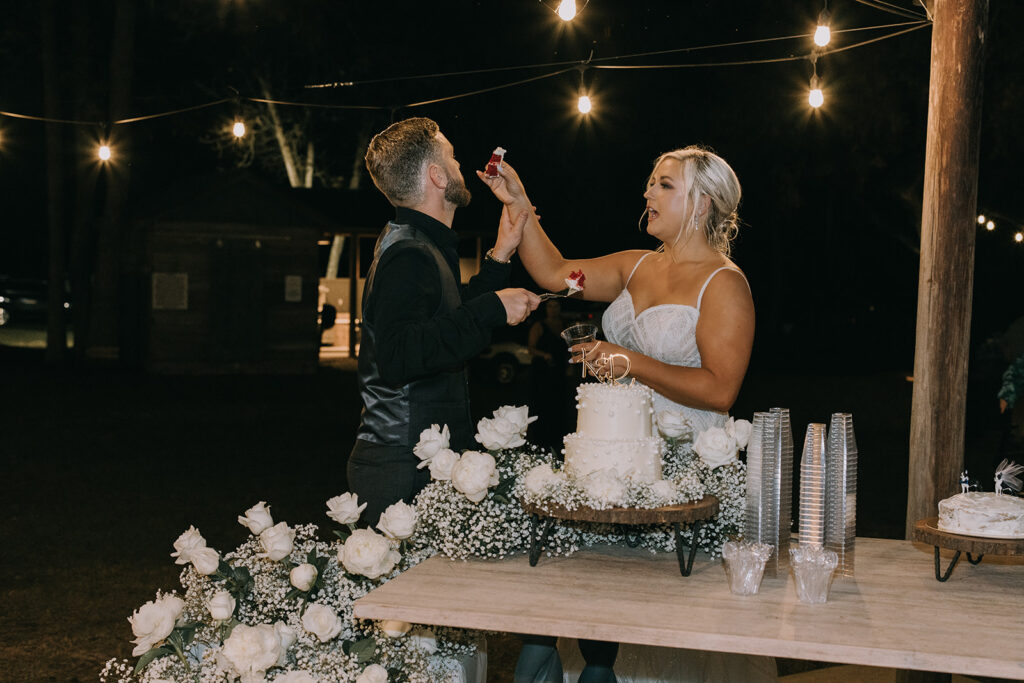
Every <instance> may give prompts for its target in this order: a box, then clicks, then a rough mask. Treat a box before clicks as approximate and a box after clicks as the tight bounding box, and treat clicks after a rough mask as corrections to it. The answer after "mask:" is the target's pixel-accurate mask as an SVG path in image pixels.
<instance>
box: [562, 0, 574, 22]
mask: <svg viewBox="0 0 1024 683" xmlns="http://www.w3.org/2000/svg"><path fill="white" fill-rule="evenodd" d="M558 16H559V17H561V18H562V21H572V20H573V18H575V16H576V0H562V2H561V3H560V4H559V5H558Z"/></svg>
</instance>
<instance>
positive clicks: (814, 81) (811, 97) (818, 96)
mask: <svg viewBox="0 0 1024 683" xmlns="http://www.w3.org/2000/svg"><path fill="white" fill-rule="evenodd" d="M807 103H808V104H810V105H811V106H812V107H814V108H815V109H817V108H818V107H820V106H821V105H823V104H825V93H823V92H822V91H821V84H820V83H818V77H817V76H816V75H815V76H811V91H810V92H809V93H808V94H807Z"/></svg>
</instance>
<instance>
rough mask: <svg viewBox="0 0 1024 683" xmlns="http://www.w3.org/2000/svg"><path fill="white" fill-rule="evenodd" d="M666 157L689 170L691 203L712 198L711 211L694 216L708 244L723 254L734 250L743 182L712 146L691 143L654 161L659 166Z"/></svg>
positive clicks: (709, 209)
mask: <svg viewBox="0 0 1024 683" xmlns="http://www.w3.org/2000/svg"><path fill="white" fill-rule="evenodd" d="M664 159H675V160H676V161H678V162H679V163H680V165H681V166H682V167H683V168H684V169H685V168H687V167H688V168H689V169H690V178H691V180H690V189H689V194H690V202H691V204H692V205H693V206H697V205H698V204H697V202H698V200H699V199H700V196H701V195H704V196H706V197H708V199H710V200H711V201H710V203H709V205H708V210H707V211H706V212H705V213H704V215H703V216H701V217H695V219H696V220H697V225H695V226H693V227H694V228H696V229H699V230H702V231H703V232H704V237H706V238H707V240H708V244H710V245H711V246H712V247H713V248H714V249H716V250H717V251H718V252H719V253H721V254H722V255H724V256H729V254H730V252H731V251H732V241H733V239H735V238H736V233H738V232H739V215H738V214H737V213H736V209H737V208H738V207H739V204H740V197H741V196H742V191H741V189H740V181H739V179H738V178H737V177H736V173H735V172H734V171H733V170H732V167H730V166H729V164H727V163H726V161H725V159H723V158H722V157H720V156H718V155H717V154H715V153H714V152H712V151H711V150H710V149H707V148H705V147H701V146H699V145H690V146H689V147H684V148H682V149H675V150H672V151H671V152H665V153H664V154H662V155H661V156H660V157H658V159H657V160H656V161H655V162H654V167H655V168H657V167H658V164H660V163H661V162H662V161H663V160H664Z"/></svg>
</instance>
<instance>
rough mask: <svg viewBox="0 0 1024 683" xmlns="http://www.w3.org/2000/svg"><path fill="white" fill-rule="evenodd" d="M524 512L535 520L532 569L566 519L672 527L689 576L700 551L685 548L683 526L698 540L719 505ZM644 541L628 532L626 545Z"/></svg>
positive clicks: (709, 501) (710, 501) (706, 500)
mask: <svg viewBox="0 0 1024 683" xmlns="http://www.w3.org/2000/svg"><path fill="white" fill-rule="evenodd" d="M523 509H524V510H526V511H527V512H528V513H529V514H530V516H531V517H532V518H533V532H532V535H531V538H530V566H531V567H534V566H536V565H537V561H538V560H539V559H540V554H541V552H542V551H543V550H544V543H545V542H546V541H547V537H548V533H549V532H550V531H551V525H552V523H553V522H554V521H555V520H556V519H566V520H572V521H576V522H595V523H598V524H622V525H626V526H633V525H643V524H671V525H672V528H673V530H674V531H675V535H676V554H677V556H678V557H679V572H680V573H681V574H682V575H683V576H689V575H690V571H691V570H692V569H693V558H694V556H695V555H696V552H697V544H696V543H694V544H693V545H692V546H690V551H689V555H687V553H686V550H685V549H684V547H683V537H682V529H681V525H682V524H689V525H690V526H691V527H692V529H693V538H694V539H696V537H697V531H698V530H699V529H700V525H701V524H702V523H703V522H704V520H706V519H711V518H713V517H714V516H715V515H717V514H718V509H719V503H718V498H716V497H715V496H710V495H709V496H704V497H703V498H701V499H700V500H696V501H693V502H690V503H680V504H679V505H665V506H663V507H659V508H609V509H606V510H595V509H594V508H589V507H580V508H576V509H574V510H569V509H568V508H565V507H563V506H561V505H557V504H554V503H548V504H546V505H533V504H528V503H524V504H523ZM639 542H640V540H639V538H637V537H635V536H632V535H631V534H629V533H628V532H627V533H626V543H627V544H628V545H629V546H631V547H635V546H636V545H638V544H639Z"/></svg>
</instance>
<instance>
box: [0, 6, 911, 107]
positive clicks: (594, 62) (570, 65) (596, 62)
mask: <svg viewBox="0 0 1024 683" xmlns="http://www.w3.org/2000/svg"><path fill="white" fill-rule="evenodd" d="M930 25H931V22H928V21H917V22H903V23H899V24H887V25H885V26H872V27H860V28H855V29H844V30H841V31H835V33H844V32H848V31H856V30H871V29H878V28H887V27H899V26H907V28H903V29H902V30H899V31H894V32H892V33H888V34H886V35H883V36H877V37H875V38H871V39H868V40H864V41H861V42H859V43H853V44H851V45H846V46H843V47H837V48H832V49H829V50H819V51H818V55H819V56H824V55H829V54H835V53H837V52H844V51H846V50H852V49H854V48H858V47H863V46H865V45H870V44H872V43H876V42H879V41H882V40H886V39H888V38H895V37H896V36H900V35H903V34H905V33H909V32H911V31H916V30H918V29H920V28H924V27H925V26H930ZM810 35H812V34H808V33H803V34H799V35H794V36H783V37H779V38H760V39H754V40H744V41H736V42H731V43H720V44H716V45H701V46H695V47H686V48H676V49H673V50H660V51H657V52H642V53H635V54H630V55H617V56H611V57H603V58H597V59H593V58H588V59H587V60H585V61H579V60H577V61H571V62H556V63H552V64H551V65H543V64H536V65H528V66H518V67H500V68H497V69H477V70H473V71H463V72H450V73H448V74H428V75H424V76H408V77H402V78H393V79H377V80H375V81H359V82H351V83H350V84H363V83H371V82H383V81H386V80H392V81H393V80H409V79H412V78H439V77H442V76H446V75H464V74H473V73H486V72H488V71H507V70H512V69H527V68H540V67H543V66H565V67H566V68H561V69H557V70H555V71H550V72H548V73H544V74H539V75H537V76H531V77H530V78H524V79H519V80H516V81H512V82H510V83H502V84H499V85H495V86H490V87H487V88H479V89H476V90H470V91H467V92H461V93H457V94H454V95H448V96H445V97H438V98H434V99H430V100H422V101H419V102H412V103H408V104H403V105H360V104H321V103H316V102H294V101H287V100H271V99H265V98H258V97H241V98H239V97H226V98H221V99H218V100H214V101H211V102H205V103H202V104H197V105H193V106H191V107H182V108H179V109H172V110H170V111H165V112H159V113H156V114H147V115H144V116H135V117H132V118H126V119H118V120H116V121H111V122H110V123H109V124H105V123H104V122H98V121H86V120H75V119H57V118H51V117H46V116H32V115H28V114H18V113H15V112H9V111H0V116H7V117H10V118H18V119H27V120H31V121H41V122H44V123H60V124H67V125H78V126H96V125H123V124H128V123H135V122H138V121H147V120H151V119H157V118H163V117H167V116H175V115H177V114H182V113H185V112H190V111H195V110H198V109H204V108H207V107H213V106H217V105H219V104H223V103H225V102H236V101H238V100H239V99H244V100H248V101H250V102H256V103H261V104H277V105H281V106H294V107H308V108H313V109H342V110H344V109H349V110H371V111H395V110H397V109H402V108H411V107H422V106H426V105H429V104H437V103H439V102H447V101H451V100H455V99H461V98H464V97H471V96H473V95H479V94H482V93H486V92H493V91H495V90H501V89H504V88H510V87H513V86H516V85H522V84H524V83H530V82H533V81H538V80H542V79H545V78H551V77H553V76H557V75H559V74H563V73H566V72H568V71H572V70H574V69H576V68H579V66H580V65H581V64H587V65H589V66H590V67H591V68H594V69H682V68H707V67H716V66H746V65H755V64H775V63H780V62H792V61H797V60H803V59H807V58H808V55H806V54H804V55H790V56H787V57H776V58H768V59H747V60H734V61H724V62H700V63H680V64H628V65H627V64H604V63H601V62H608V61H613V60H619V59H635V58H638V57H650V56H655V55H662V54H670V53H677V52H691V51H698V50H710V49H713V48H720V47H735V46H739V45H752V44H756V43H766V42H775V41H781V40H792V39H795V38H807V37H809V36H810ZM313 87H322V86H313Z"/></svg>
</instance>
